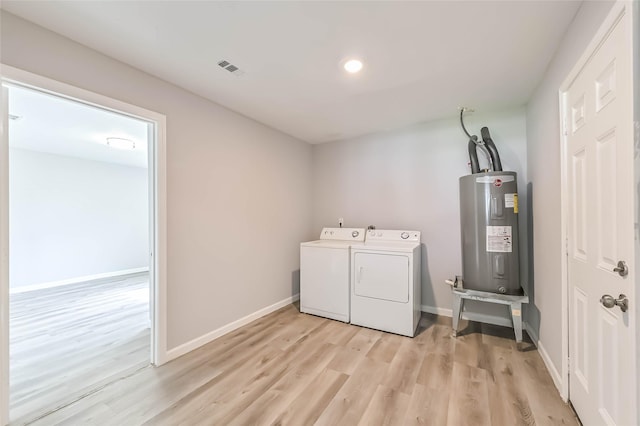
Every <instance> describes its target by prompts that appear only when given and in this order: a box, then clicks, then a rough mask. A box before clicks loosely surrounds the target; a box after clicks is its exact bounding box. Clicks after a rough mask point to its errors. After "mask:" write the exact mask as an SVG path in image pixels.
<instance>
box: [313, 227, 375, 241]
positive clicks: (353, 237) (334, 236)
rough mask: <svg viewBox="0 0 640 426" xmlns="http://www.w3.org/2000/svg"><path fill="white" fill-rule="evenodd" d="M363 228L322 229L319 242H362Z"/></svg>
mask: <svg viewBox="0 0 640 426" xmlns="http://www.w3.org/2000/svg"><path fill="white" fill-rule="evenodd" d="M365 232H366V231H365V229H364V228H323V229H322V232H321V233H320V239H321V240H340V241H364V236H365Z"/></svg>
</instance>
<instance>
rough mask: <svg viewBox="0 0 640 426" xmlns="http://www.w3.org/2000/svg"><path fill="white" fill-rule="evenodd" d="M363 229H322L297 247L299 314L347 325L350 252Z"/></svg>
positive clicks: (359, 239) (363, 234)
mask: <svg viewBox="0 0 640 426" xmlns="http://www.w3.org/2000/svg"><path fill="white" fill-rule="evenodd" d="M364 236H365V230H364V228H324V229H323V230H322V232H321V233H320V239H319V240H316V241H309V242H306V243H302V244H300V312H304V313H307V314H313V315H318V316H321V317H325V318H331V319H335V320H338V321H343V322H349V319H350V315H349V311H350V309H349V307H350V306H349V289H350V280H351V270H350V262H351V260H350V248H351V245H352V244H354V243H359V242H360V243H361V242H363V241H364Z"/></svg>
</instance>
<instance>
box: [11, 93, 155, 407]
mask: <svg viewBox="0 0 640 426" xmlns="http://www.w3.org/2000/svg"><path fill="white" fill-rule="evenodd" d="M8 92H9V117H10V121H9V126H10V127H9V129H10V131H9V132H10V137H9V169H10V175H9V177H10V179H9V181H10V182H11V183H10V187H9V193H10V198H9V204H10V217H11V221H10V227H9V232H10V235H11V239H10V251H11V260H10V276H9V294H10V296H9V298H10V305H9V309H10V315H9V328H10V336H11V339H10V383H11V386H10V396H11V402H10V410H11V413H12V416H13V418H14V419H21V418H24V417H25V416H27V418H32V417H34V416H35V417H37V416H38V415H41V414H43V413H47V412H50V411H52V410H55V409H56V408H58V407H60V406H64V405H67V404H69V403H70V402H72V401H74V400H75V399H77V398H79V397H81V396H83V395H85V394H87V393H88V392H90V391H91V390H92V389H95V388H99V387H100V386H103V385H104V384H105V383H110V382H112V381H114V380H116V379H119V378H121V377H124V376H126V375H129V374H131V373H132V372H134V371H136V370H138V369H140V368H143V367H145V366H147V365H148V364H149V356H150V353H151V349H150V299H149V298H150V292H149V289H150V286H149V256H148V253H149V197H148V192H149V185H148V181H149V179H148V167H147V154H148V150H147V138H148V136H147V132H148V124H147V123H145V122H143V121H140V120H136V119H134V118H131V117H126V116H123V115H120V114H115V113H113V112H110V111H106V110H103V109H99V108H96V107H94V106H90V105H86V104H82V103H79V102H76V101H73V100H69V99H63V98H60V97H56V96H53V95H50V94H46V93H43V92H38V91H35V90H31V89H25V88H21V87H9V90H8Z"/></svg>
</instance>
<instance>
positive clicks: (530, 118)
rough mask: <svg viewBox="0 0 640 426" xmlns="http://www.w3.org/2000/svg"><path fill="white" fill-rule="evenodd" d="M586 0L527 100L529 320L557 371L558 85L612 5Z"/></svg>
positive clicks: (559, 315)
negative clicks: (531, 306)
mask: <svg viewBox="0 0 640 426" xmlns="http://www.w3.org/2000/svg"><path fill="white" fill-rule="evenodd" d="M612 4H613V3H611V2H599V1H586V2H584V3H582V6H581V7H580V10H579V11H578V13H577V14H576V17H575V18H574V21H573V23H572V24H571V26H570V28H569V30H568V31H567V34H566V35H565V37H564V39H563V41H562V43H561V44H560V46H559V47H558V50H557V51H556V54H555V57H554V59H553V60H552V62H551V64H550V65H549V67H548V69H547V72H546V74H545V76H544V78H543V80H542V81H541V83H540V85H539V86H538V87H537V89H536V90H535V92H534V93H533V96H532V98H531V101H530V102H529V104H528V105H527V168H528V172H529V174H528V179H529V182H530V186H531V188H532V191H531V193H532V199H533V203H532V207H533V208H532V212H533V229H534V233H533V236H534V237H533V260H534V263H533V264H534V268H533V270H532V272H533V273H532V277H533V278H534V285H533V287H534V290H535V292H534V304H535V308H536V309H532V310H530V311H529V312H528V318H527V321H528V322H529V324H530V325H531V326H532V327H533V328H534V330H535V331H537V332H538V334H539V338H540V342H541V343H542V345H543V347H544V349H545V350H546V352H547V353H548V355H549V357H550V359H551V361H552V362H553V364H554V365H555V367H556V368H557V370H558V371H561V365H562V364H561V361H562V330H561V327H560V324H561V323H562V309H563V308H562V303H561V302H562V301H561V297H560V291H561V290H560V289H561V280H562V274H561V256H562V253H561V247H562V245H561V244H562V235H561V232H560V182H561V180H560V119H559V116H560V112H559V106H558V90H559V88H560V85H561V84H562V82H563V81H564V79H565V78H566V77H567V74H569V71H570V70H571V68H573V66H574V65H575V63H576V62H577V60H578V58H579V57H580V55H582V53H583V52H584V49H586V47H587V45H588V44H589V42H590V41H591V39H592V38H593V36H594V35H595V33H596V31H597V30H598V28H599V27H600V25H601V24H602V21H603V20H604V18H605V17H606V15H607V13H608V12H609V10H610V9H611V5H612Z"/></svg>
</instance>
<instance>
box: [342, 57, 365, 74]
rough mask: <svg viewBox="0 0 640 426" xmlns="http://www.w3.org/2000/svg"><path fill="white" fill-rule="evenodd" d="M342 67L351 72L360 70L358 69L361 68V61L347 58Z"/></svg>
mask: <svg viewBox="0 0 640 426" xmlns="http://www.w3.org/2000/svg"><path fill="white" fill-rule="evenodd" d="M344 69H345V70H346V71H347V72H348V73H351V74H355V73H357V72H360V70H362V61H359V60H357V59H349V60H348V61H347V62H345V63H344Z"/></svg>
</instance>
